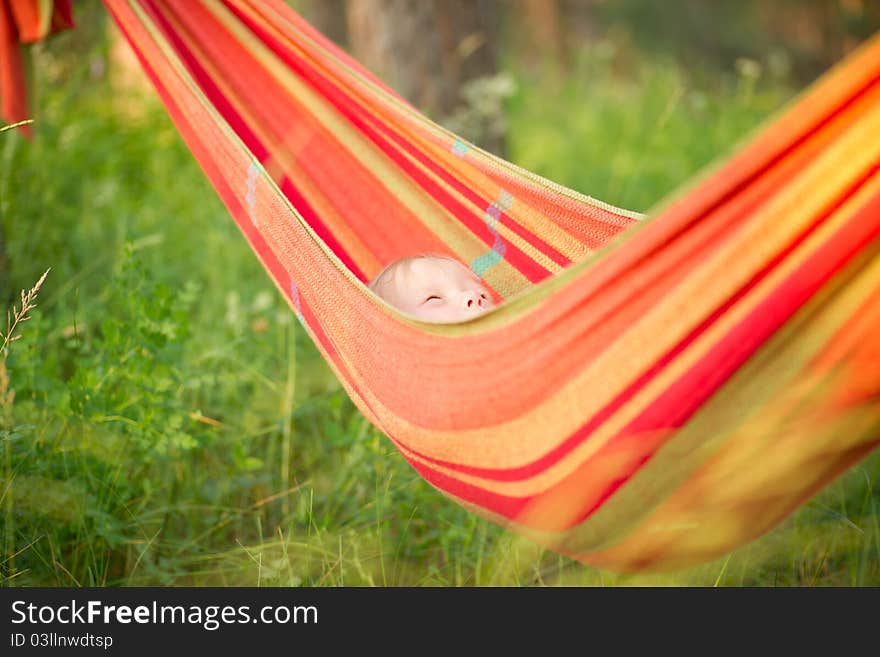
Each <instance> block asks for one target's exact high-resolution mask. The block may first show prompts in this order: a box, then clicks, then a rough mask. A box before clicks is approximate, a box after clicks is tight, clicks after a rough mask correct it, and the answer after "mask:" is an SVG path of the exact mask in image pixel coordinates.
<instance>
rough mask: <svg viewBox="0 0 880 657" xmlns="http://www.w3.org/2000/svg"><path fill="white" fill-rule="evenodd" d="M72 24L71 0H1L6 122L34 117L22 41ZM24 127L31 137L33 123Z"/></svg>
mask: <svg viewBox="0 0 880 657" xmlns="http://www.w3.org/2000/svg"><path fill="white" fill-rule="evenodd" d="M71 27H73V10H72V8H71V6H70V0H0V116H2V118H3V120H4V121H5V122H6V123H9V124H15V123H20V122H22V121H25V120H27V119H29V118H30V116H29V115H28V105H27V89H26V85H25V76H24V66H23V62H22V57H21V50H20V48H19V46H20V44H25V43H34V42H35V41H40V40H41V39H44V38H45V37H47V36H49V35H50V34H54V33H55V32H58V31H60V30H65V29H68V28H71ZM20 129H21V131H22V133H23V134H24V135H25V136H26V137H30V134H31V132H30V126H28V125H23V126H21V127H20Z"/></svg>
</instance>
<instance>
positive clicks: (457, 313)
mask: <svg viewBox="0 0 880 657" xmlns="http://www.w3.org/2000/svg"><path fill="white" fill-rule="evenodd" d="M369 287H370V289H371V290H372V291H373V292H375V293H376V294H377V295H379V296H380V297H382V298H383V299H384V300H385V301H387V302H388V303H390V304H391V305H392V306H394V307H395V308H397V309H398V310H400V311H402V312H405V313H407V314H409V315H413V316H415V317H418V318H419V319H422V320H424V321H426V322H462V321H464V320H467V319H471V318H472V317H476V316H477V315H480V314H482V313H484V312H486V311H487V310H489V309H491V308H492V307H494V305H495V304H494V303H493V302H492V295H491V294H489V291H488V290H487V289H486V288H485V287H483V285H482V283H480V280H479V279H478V278H477V276H476V274H474V273H473V272H472V271H471V270H470V269H468V268H467V267H465V266H464V265H463V264H461V263H460V262H458V261H457V260H453V259H452V258H448V257H446V256H443V255H434V254H425V255H416V256H409V257H407V258H402V259H400V260H397V261H395V262H393V263H391V264H390V265H388V266H387V267H385V269H383V270H382V272H381V273H380V274H379V275H378V276H376V278H374V279H373V280H372V282H370V285H369Z"/></svg>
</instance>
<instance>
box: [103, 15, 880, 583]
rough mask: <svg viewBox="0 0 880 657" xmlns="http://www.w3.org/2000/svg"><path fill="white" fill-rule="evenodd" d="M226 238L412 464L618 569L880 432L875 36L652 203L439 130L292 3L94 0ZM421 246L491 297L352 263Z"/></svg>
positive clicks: (707, 549)
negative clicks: (467, 315) (405, 287)
mask: <svg viewBox="0 0 880 657" xmlns="http://www.w3.org/2000/svg"><path fill="white" fill-rule="evenodd" d="M105 5H106V6H107V8H108V9H109V11H110V12H111V14H112V15H113V17H114V18H115V20H116V22H117V24H118V26H119V28H120V29H121V31H122V32H123V34H124V35H125V37H126V38H127V39H128V41H129V43H130V44H131V46H132V47H133V49H134V51H135V52H136V53H137V55H138V57H139V59H140V61H141V63H142V65H143V67H144V69H145V70H146V72H147V73H148V75H149V77H150V78H151V80H152V82H153V83H154V85H155V87H156V90H157V91H158V93H159V95H160V97H161V99H162V101H163V102H164V104H165V106H166V108H167V110H168V112H169V114H170V116H171V118H172V119H173V121H174V123H175V124H176V126H177V128H178V129H179V131H180V133H181V135H182V136H183V138H184V139H185V141H186V143H187V144H188V146H189V148H190V149H191V151H192V152H193V154H194V156H195V157H196V158H197V160H198V162H199V163H200V165H201V167H202V168H203V169H204V171H205V173H206V175H207V176H208V178H209V179H210V180H211V183H212V184H213V186H214V187H215V189H216V190H217V192H218V194H219V195H220V197H221V198H222V200H223V202H224V204H225V205H226V207H227V208H228V210H229V212H230V214H231V216H232V217H233V218H234V220H235V221H236V223H237V224H238V226H239V228H240V229H241V232H242V234H243V235H244V237H245V238H246V239H247V240H248V242H249V243H250V244H251V246H252V247H253V250H254V252H255V253H256V255H257V256H258V257H259V259H260V261H261V262H262V264H263V265H264V267H265V268H266V270H267V272H268V274H269V275H270V277H271V280H272V281H274V283H275V285H276V286H277V288H278V289H279V291H280V293H281V294H282V295H283V296H284V298H285V299H286V300H287V301H288V303H289V304H290V306H291V308H292V309H293V311H294V312H295V313H296V315H297V317H298V318H299V319H300V321H301V322H302V325H303V326H304V327H305V329H306V330H307V331H308V333H309V335H310V336H311V338H312V339H313V340H314V342H315V344H316V346H317V348H318V349H319V350H320V351H321V353H322V355H323V356H324V357H325V358H326V359H327V361H328V363H329V364H330V365H331V367H332V368H333V370H334V372H335V373H336V375H337V376H338V377H339V380H340V381H341V382H342V384H343V386H344V387H345V390H346V391H347V393H348V394H349V395H350V397H351V398H352V400H353V401H354V402H355V404H356V405H357V406H358V408H359V409H360V410H361V411H362V412H363V414H364V415H365V416H366V417H367V418H368V419H369V420H370V421H371V422H372V423H374V424H375V425H376V426H377V427H379V428H380V429H381V430H382V431H383V432H384V433H385V434H386V435H387V436H388V437H389V439H390V440H391V441H392V442H393V444H394V445H395V446H396V447H397V449H398V450H399V451H400V453H401V454H402V455H403V457H404V458H406V459H407V460H408V461H409V463H410V464H412V466H413V467H414V468H415V469H416V470H417V471H418V472H419V473H420V474H421V475H422V476H423V477H424V479H425V480H426V481H428V482H429V483H430V484H432V485H433V486H435V487H436V488H438V489H439V490H441V491H442V492H444V493H445V494H446V495H448V496H449V497H450V498H452V499H453V500H455V501H456V502H458V503H459V504H461V505H463V506H464V507H466V508H468V509H471V510H472V511H474V512H476V513H478V514H480V515H482V516H484V517H486V518H489V519H491V520H493V521H495V522H497V523H500V524H503V525H504V526H506V527H509V528H511V529H512V530H514V531H517V532H520V533H522V534H524V535H526V536H528V537H530V538H531V539H533V540H535V541H538V542H540V543H541V544H543V545H546V546H548V547H549V548H551V549H553V550H556V551H558V552H560V553H563V554H566V555H569V556H571V557H572V558H575V559H579V560H581V561H584V562H586V563H589V564H593V565H596V566H599V567H603V568H608V569H612V570H617V571H636V570H669V569H677V568H684V567H689V566H693V565H696V564H699V563H701V562H705V561H707V560H711V559H713V558H716V557H718V556H720V555H723V554H724V553H726V552H729V551H730V550H732V549H735V548H736V547H738V546H741V545H743V544H745V543H746V542H748V541H750V540H752V539H754V538H756V537H758V536H760V535H761V534H763V533H765V532H766V531H768V530H769V529H771V528H772V527H774V526H776V525H777V524H778V523H779V522H780V521H781V520H782V519H783V518H785V517H786V516H787V515H788V514H789V513H791V512H792V511H793V510H795V509H796V508H797V507H798V506H800V505H801V504H803V503H804V502H805V501H806V500H808V499H809V498H810V497H811V496H812V495H814V494H815V493H816V492H817V491H819V490H820V489H821V488H822V487H824V486H826V485H827V484H828V483H829V482H831V481H832V480H833V479H834V478H835V477H837V476H839V475H840V474H841V473H843V472H844V471H846V470H847V469H848V468H849V467H851V466H852V465H853V464H855V463H857V462H858V461H859V460H860V459H862V458H864V457H865V456H866V455H867V454H869V453H870V452H871V451H872V450H873V449H874V448H875V447H876V446H877V444H878V439H880V257H878V253H880V238H878V235H880V174H878V165H880V102H878V100H880V38H877V37H875V38H874V39H873V40H871V41H870V42H869V43H867V44H865V45H864V46H863V47H862V48H861V49H860V50H859V51H858V52H856V53H855V54H853V55H852V56H851V57H849V58H848V59H847V60H846V61H845V62H843V63H842V64H841V65H839V66H837V67H836V68H835V69H834V70H832V71H831V72H829V73H828V74H827V75H826V76H825V77H824V78H823V79H822V80H821V81H820V82H818V83H817V84H815V85H814V86H813V87H812V88H811V89H810V90H809V91H808V92H806V93H805V94H803V95H802V96H801V97H800V98H799V99H798V100H797V101H796V102H795V103H793V104H792V105H791V106H790V107H789V108H788V109H787V110H786V111H785V112H784V113H782V114H781V115H780V116H779V117H777V118H775V119H774V120H773V121H772V122H771V123H769V124H768V125H767V126H765V127H764V129H763V130H762V131H761V132H760V133H759V134H756V135H755V136H754V137H752V138H751V140H750V141H749V143H747V144H746V145H745V146H744V147H743V148H741V149H740V150H739V151H738V152H737V153H736V154H734V155H733V156H731V157H730V158H728V159H727V160H726V161H725V162H723V163H722V164H720V165H717V166H716V167H714V168H713V170H712V171H711V173H707V174H704V175H703V176H701V177H700V179H699V180H698V182H696V183H693V184H692V185H691V186H690V187H689V188H688V189H687V190H686V191H684V192H681V193H679V194H678V195H676V196H674V197H673V198H671V199H670V200H669V201H667V202H666V203H665V204H664V205H663V207H662V208H660V209H658V210H657V211H656V212H653V213H652V214H651V215H650V216H649V217H642V216H641V215H639V214H637V213H633V212H629V211H626V210H623V209H619V208H615V207H612V206H610V205H608V204H605V203H602V202H600V201H597V200H596V199H592V198H590V197H587V196H584V195H582V194H579V193H577V192H575V191H573V190H570V189H566V188H564V187H562V186H560V185H556V184H554V183H552V182H550V181H547V180H545V179H543V178H541V177H539V176H536V175H534V174H532V173H530V172H527V171H525V170H523V169H521V168H518V167H516V166H514V165H512V164H510V163H508V162H505V161H504V160H502V159H499V158H497V157H494V156H492V155H491V154H488V153H486V152H483V151H481V150H480V149H478V148H476V147H474V146H473V145H472V144H469V143H467V142H466V141H464V140H462V139H460V138H459V137H457V136H456V135H454V134H452V133H450V132H448V131H446V130H444V129H443V128H442V127H440V126H438V125H436V124H434V123H432V122H431V121H430V120H428V119H427V118H426V117H424V116H423V115H421V114H420V113H419V112H418V111H417V110H415V109H414V108H413V107H412V106H410V105H409V104H408V103H407V102H406V101H404V100H403V99H401V98H400V97H399V96H397V95H396V94H395V93H394V92H393V91H391V90H390V89H389V88H388V87H387V86H385V85H384V84H383V83H382V82H381V81H379V80H378V79H376V78H375V76H373V75H372V74H370V73H369V72H368V71H367V70H366V69H364V68H363V67H362V66H361V65H360V64H358V63H357V62H356V61H354V60H353V59H352V58H351V57H349V56H348V55H347V54H346V53H344V52H343V51H342V50H341V49H339V48H337V47H336V46H335V45H334V44H332V43H331V42H330V41H329V40H327V39H326V38H324V37H323V36H322V35H321V34H319V33H318V32H317V31H316V30H314V29H313V28H312V27H311V26H310V25H309V24H308V23H306V22H305V21H304V20H303V19H302V18H301V17H299V16H298V15H297V14H296V13H294V12H293V11H292V10H291V9H290V8H289V7H288V6H287V5H286V4H285V3H284V2H282V1H281V0H262V1H256V0H253V1H248V0H211V1H209V0H205V1H200V2H192V1H188V2H184V1H182V0H168V1H165V2H159V1H154V0H105ZM417 252H439V253H445V254H447V255H450V256H453V257H455V258H457V259H459V260H461V261H462V262H464V263H466V264H468V265H469V266H470V267H471V268H472V269H473V271H474V272H475V273H476V274H477V275H479V276H480V277H481V278H482V280H483V281H484V283H485V284H486V285H487V286H488V287H489V288H490V289H491V290H492V291H493V294H495V295H496V300H497V301H499V302H503V303H500V305H499V307H498V308H497V309H496V310H494V311H493V312H491V313H489V314H486V315H483V316H481V317H479V318H477V319H475V320H473V321H470V322H466V323H462V324H456V325H432V324H426V323H422V322H419V321H416V320H414V319H411V318H409V317H407V316H404V315H402V314H400V313H399V312H397V311H396V310H395V309H393V308H391V307H390V306H388V305H387V304H385V303H384V302H383V301H382V300H380V299H378V298H377V297H375V296H374V295H373V294H372V293H371V292H370V291H369V290H368V289H367V288H366V286H365V283H366V282H367V281H368V280H370V279H371V278H372V277H373V276H374V275H375V274H376V273H378V272H379V271H380V270H381V269H382V268H383V267H384V266H385V265H386V264H388V263H389V262H391V261H393V260H395V259H397V258H399V257H402V256H405V255H411V254H413V253H417Z"/></svg>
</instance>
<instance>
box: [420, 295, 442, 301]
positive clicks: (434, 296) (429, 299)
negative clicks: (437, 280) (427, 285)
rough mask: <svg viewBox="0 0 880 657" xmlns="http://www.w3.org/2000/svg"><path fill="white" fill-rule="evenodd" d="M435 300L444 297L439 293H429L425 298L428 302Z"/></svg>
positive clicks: (440, 299)
mask: <svg viewBox="0 0 880 657" xmlns="http://www.w3.org/2000/svg"><path fill="white" fill-rule="evenodd" d="M435 300H436V301H443V297H441V296H440V295H439V294H429V295H428V296H427V297H426V298H425V301H424V303H428V302H429V301H435Z"/></svg>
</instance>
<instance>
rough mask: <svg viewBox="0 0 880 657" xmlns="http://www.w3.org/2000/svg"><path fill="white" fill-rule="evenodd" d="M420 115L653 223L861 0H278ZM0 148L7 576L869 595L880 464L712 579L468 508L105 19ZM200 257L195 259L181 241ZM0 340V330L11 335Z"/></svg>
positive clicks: (828, 45) (54, 56)
mask: <svg viewBox="0 0 880 657" xmlns="http://www.w3.org/2000/svg"><path fill="white" fill-rule="evenodd" d="M290 4H291V5H292V6H293V7H294V8H295V9H297V10H298V11H300V12H301V13H303V15H304V16H305V17H306V18H307V19H308V20H310V21H312V22H313V23H314V24H315V25H316V26H317V27H318V28H319V29H321V30H322V31H323V32H324V33H325V34H327V35H328V36H330V37H331V38H332V39H334V40H335V41H336V42H337V43H338V44H340V45H341V46H342V47H343V48H345V49H346V50H348V51H349V52H350V53H352V54H353V55H354V56H355V57H357V58H358V59H359V60H360V61H362V62H363V63H364V64H366V65H367V66H368V67H369V68H370V69H371V70H373V71H374V72H376V73H377V74H378V75H379V76H380V77H381V78H382V79H383V80H385V81H386V82H388V83H389V84H390V85H391V86H392V87H393V88H394V89H396V90H397V91H398V92H399V93H400V94H402V95H403V96H404V97H406V98H407V99H409V100H410V101H411V102H412V103H414V104H415V105H416V106H417V107H419V108H420V109H421V110H423V111H424V112H425V113H426V114H427V115H428V116H430V117H431V118H433V119H434V120H435V121H437V122H439V123H441V124H443V125H445V126H446V127H448V128H449V129H451V130H453V131H454V132H457V133H459V134H461V135H462V136H464V137H466V138H467V139H469V140H471V141H474V142H476V143H478V144H480V145H481V146H482V147H484V148H486V149H487V150H490V151H492V152H494V153H497V154H499V155H501V156H503V157H505V158H506V159H509V160H511V161H512V162H514V163H515V164H518V165H520V166H522V167H525V168H526V169H529V170H531V171H534V172H536V173H538V174H541V175H543V176H546V177H548V178H550V179H552V180H554V181H555V182H558V183H560V184H563V185H566V186H568V187H572V188H574V189H577V190H578V191H580V192H583V193H585V194H589V195H591V196H594V197H596V198H598V199H601V200H603V201H606V202H608V203H611V204H613V205H617V206H620V207H624V208H627V209H630V210H635V211H640V212H649V211H650V210H651V208H652V207H654V206H656V204H658V203H660V202H661V201H662V200H663V199H664V198H665V197H667V196H668V195H669V194H671V193H674V192H675V191H676V190H677V189H679V188H681V187H682V186H683V185H684V186H686V185H688V184H690V181H691V180H692V179H693V177H694V176H695V175H699V172H700V171H701V170H702V169H703V168H704V167H706V166H709V165H711V163H712V162H713V161H716V160H718V159H719V158H724V157H726V156H727V155H729V154H730V153H731V152H732V150H733V149H734V148H735V147H736V145H737V144H738V143H741V142H743V141H744V140H747V139H749V138H750V136H751V135H753V134H754V132H755V131H756V130H759V129H760V126H761V125H762V124H763V123H765V122H767V121H769V120H772V117H773V116H774V115H775V114H776V113H777V112H779V111H780V110H781V109H782V108H784V106H785V105H786V104H787V103H789V102H791V101H792V100H793V99H794V98H796V96H797V94H798V93H800V92H801V91H802V90H803V89H804V88H805V87H807V86H808V85H809V84H811V83H812V82H813V81H814V80H815V79H816V78H817V77H818V76H820V75H821V74H822V73H823V72H824V71H826V70H827V69H828V68H829V67H831V66H833V65H834V64H835V63H836V62H838V61H840V60H841V59H842V58H843V57H845V56H846V54H847V53H849V52H851V51H852V50H853V49H855V48H857V47H858V46H859V44H861V43H862V42H863V41H864V40H865V39H867V38H869V37H870V36H871V35H873V34H874V33H875V32H877V30H878V29H880V3H876V2H869V1H868V0H800V1H795V0H776V1H775V2H765V1H762V2H758V1H757V0H738V1H733V0H719V1H715V2H708V1H706V0H666V1H665V2H662V3H659V2H652V1H650V0H473V1H465V0H298V1H295V2H291V3H290ZM74 10H75V18H76V21H77V26H76V29H74V30H70V31H66V32H63V33H60V34H58V35H56V36H53V37H52V38H50V39H49V40H47V41H46V42H43V43H39V44H36V45H34V46H32V47H29V48H28V49H27V60H28V65H29V75H30V80H31V90H32V98H31V107H32V113H33V118H34V119H35V124H34V126H33V127H34V138H33V139H32V140H31V141H28V140H25V139H24V138H22V137H21V135H19V134H18V133H16V132H15V131H6V132H2V133H0V295H2V298H3V299H4V300H5V301H6V303H5V305H6V307H7V308H9V309H10V310H11V311H12V313H13V314H12V317H14V315H15V311H16V310H18V309H20V307H21V302H20V299H19V294H20V291H21V290H29V289H30V288H31V287H32V286H33V285H34V284H35V282H36V281H37V280H38V279H39V278H40V276H41V275H42V274H43V272H45V271H46V270H47V269H49V270H50V271H49V274H48V276H47V277H46V279H45V282H44V283H43V285H42V287H41V288H40V290H39V292H38V295H37V299H36V304H37V305H36V308H34V309H33V310H31V311H30V312H29V313H28V315H29V319H28V320H27V321H24V322H20V323H19V325H18V326H17V327H16V335H19V336H20V337H21V339H19V340H16V341H14V342H13V343H11V344H8V345H7V346H8V348H7V349H6V350H4V351H2V352H0V440H2V450H3V454H2V459H3V465H2V468H0V533H2V536H3V538H2V541H0V544H2V545H0V549H2V554H0V582H2V583H3V584H4V585H37V586H48V585H52V586H102V585H132V584H135V585H282V586H296V585H304V586H325V585H333V586H337V585H378V586H383V585H416V586H417V585H440V586H461V585H478V586H479V585H514V586H522V585H557V584H566V585H599V584H601V585H632V584H636V585H642V584H669V585H723V586H752V585H779V586H810V585H833V586H876V585H880V514H878V507H880V493H878V492H877V488H878V485H880V457H878V455H876V454H875V455H873V456H871V457H870V458H868V459H866V460H865V461H863V462H862V463H860V464H859V465H857V466H856V467H855V468H853V469H852V470H851V471H850V472H849V473H847V474H846V475H845V476H844V477H842V478H841V479H840V480H838V481H837V482H836V483H834V484H833V485H832V486H830V487H828V488H827V489H825V490H824V491H822V492H821V493H820V494H819V495H818V496H817V497H815V498H814V499H812V500H811V501H810V502H808V503H807V504H806V505H804V506H803V507H802V508H801V509H799V510H798V511H797V512H796V513H795V514H793V515H792V516H791V517H790V518H789V519H787V520H786V521H785V522H784V523H783V524H782V525H781V526H780V527H778V528H777V529H775V530H773V531H772V532H770V533H769V534H768V535H766V536H765V537H763V538H762V539H760V540H758V541H756V542H754V543H752V544H750V545H748V546H745V547H744V548H742V549H740V550H738V551H736V552H734V553H733V554H731V555H729V556H727V557H724V558H723V559H720V560H718V561H716V562H713V563H710V564H706V565H703V566H700V567H698V568H694V569H692V570H689V571H685V572H680V573H674V574H670V575H662V576H660V575H656V576H652V575H629V576H624V575H615V574H612V573H607V572H603V571H599V570H596V569H593V568H590V567H588V566H584V565H582V564H580V563H577V562H574V561H571V560H569V559H567V558H565V557H562V556H559V555H557V554H555V553H550V552H548V551H545V550H542V549H540V548H538V547H536V546H535V545H533V544H531V543H529V542H528V541H525V540H524V539H520V538H518V537H516V536H513V535H511V534H509V533H507V532H505V531H504V530H503V529H501V528H499V527H497V526H495V525H493V524H491V523H489V522H488V521H484V520H482V519H480V518H478V517H476V516H474V515H473V514H470V513H468V512H466V511H464V510H463V509H461V508H460V507H458V506H457V505H456V504H454V503H453V502H451V501H449V500H448V499H446V498H445V497H444V496H442V495H441V494H439V493H438V492H436V491H435V490H434V489H432V488H431V487H430V486H429V485H428V484H426V483H425V482H424V481H423V480H422V479H421V478H420V477H419V476H418V475H417V474H416V473H415V472H414V471H413V470H412V469H411V468H410V467H409V466H408V465H407V464H406V462H405V461H404V460H403V458H402V457H401V456H400V455H399V454H398V453H397V452H396V451H395V449H394V448H393V447H392V445H391V443H390V442H389V441H388V440H387V438H385V436H383V435H382V434H381V433H379V432H377V431H376V430H375V429H374V428H373V427H372V426H371V425H369V423H367V422H366V421H365V420H364V418H363V416H361V415H360V413H359V412H358V411H357V409H355V408H354V406H353V405H352V404H351V402H350V401H349V400H348V398H347V396H346V395H345V394H344V392H343V391H342V389H341V387H340V385H339V383H338V382H337V381H336V379H335V378H334V376H333V374H332V373H331V372H330V370H329V368H328V367H327V365H326V363H324V361H323V360H322V359H321V357H320V355H319V354H318V352H317V350H316V349H315V347H314V345H313V344H312V343H311V341H310V339H309V338H308V336H307V335H306V334H305V333H304V332H303V331H302V330H301V328H300V327H299V325H298V324H297V322H295V321H292V319H293V317H292V313H291V312H290V310H289V308H288V307H287V305H286V304H285V303H284V301H283V300H282V299H281V298H280V297H279V295H278V294H277V292H276V290H275V288H274V287H273V286H272V285H271V283H270V281H269V278H268V277H267V276H266V275H265V273H264V271H263V270H262V268H261V267H260V265H259V263H258V262H257V259H256V258H255V257H254V255H253V254H252V253H251V251H250V249H249V247H248V246H247V244H246V242H245V240H243V239H242V238H241V236H240V234H239V232H238V229H237V228H236V227H235V225H234V223H233V222H232V221H231V220H230V218H229V217H228V215H227V214H226V211H225V209H224V207H223V205H222V204H221V203H220V201H219V199H218V197H217V195H216V193H215V192H214V191H213V189H212V188H211V187H210V185H209V184H208V183H207V181H206V179H205V177H204V175H203V173H202V172H201V170H200V169H199V167H198V166H197V164H196V163H195V161H194V159H193V158H192V156H191V155H190V154H189V152H188V151H187V149H186V147H185V146H184V145H183V143H182V141H181V139H180V137H179V135H178V133H177V132H176V130H175V128H174V126H173V125H172V124H171V122H170V120H169V119H168V117H167V115H166V114H165V112H164V109H163V108H162V106H161V105H160V103H159V101H158V99H157V97H156V96H155V94H154V93H153V91H152V89H151V87H150V85H149V83H148V82H147V81H146V79H145V78H144V76H143V75H142V73H141V71H140V67H139V65H138V64H137V62H136V60H135V59H134V57H133V55H132V54H131V53H130V52H129V50H128V46H127V44H126V43H125V42H124V41H123V40H121V39H120V36H119V34H118V33H117V31H116V29H115V26H114V25H113V24H112V22H111V21H109V19H108V17H107V16H106V14H105V12H104V10H103V7H102V5H101V4H100V3H99V2H97V1H96V0H88V1H84V2H77V3H75V7H74ZM195 244H198V245H199V246H198V248H195V246H194V245H195ZM6 332H8V330H7V331H4V333H6Z"/></svg>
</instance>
